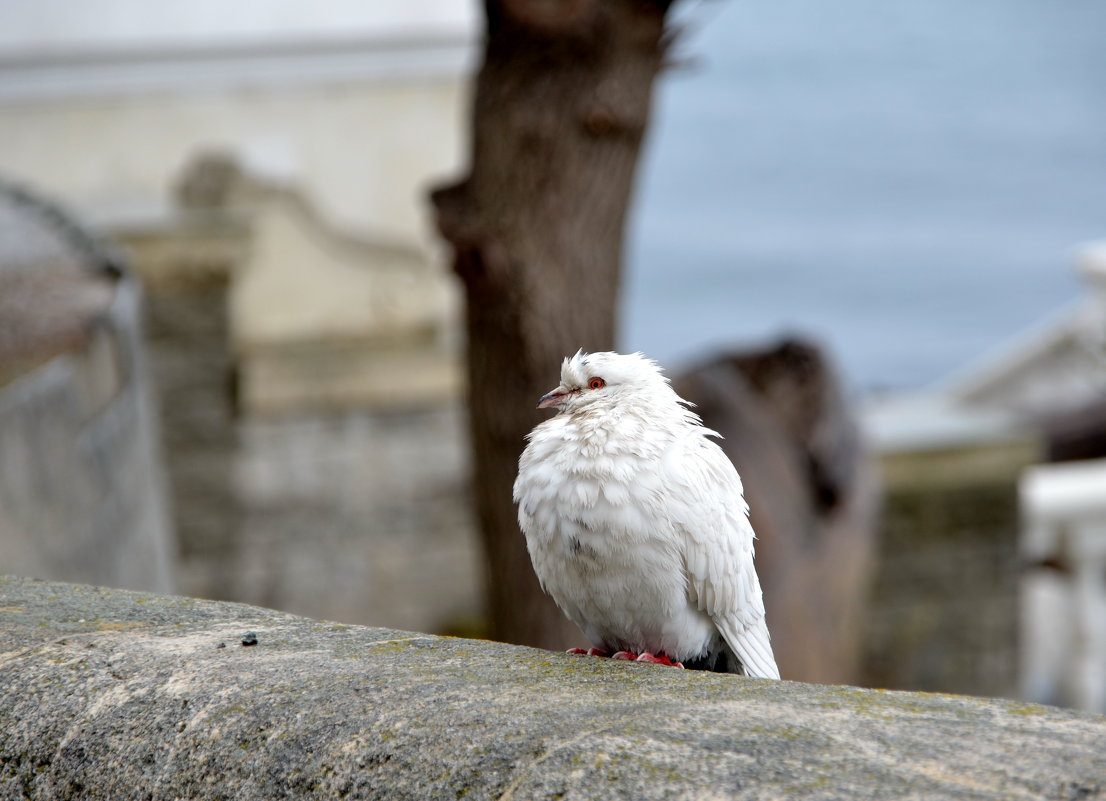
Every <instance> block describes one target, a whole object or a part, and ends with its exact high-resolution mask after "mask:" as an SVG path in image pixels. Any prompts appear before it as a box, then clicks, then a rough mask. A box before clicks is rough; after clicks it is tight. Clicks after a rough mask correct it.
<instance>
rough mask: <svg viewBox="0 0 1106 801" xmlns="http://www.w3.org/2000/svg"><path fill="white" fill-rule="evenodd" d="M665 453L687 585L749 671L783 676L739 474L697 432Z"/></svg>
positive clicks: (672, 510)
mask: <svg viewBox="0 0 1106 801" xmlns="http://www.w3.org/2000/svg"><path fill="white" fill-rule="evenodd" d="M668 457H669V458H667V459H666V472H667V477H668V480H669V486H670V487H671V488H672V490H673V491H672V493H671V498H670V506H669V509H670V515H671V520H672V524H673V525H674V526H675V528H676V531H677V533H678V534H679V535H680V542H681V545H682V546H683V547H684V566H685V570H686V572H687V578H688V591H689V594H690V596H691V600H692V602H693V603H696V604H697V605H698V607H699V609H701V610H703V611H704V612H706V613H707V614H708V615H710V617H711V619H712V620H713V621H714V624H715V626H717V627H718V630H719V632H720V633H721V634H722V638H723V639H724V640H725V641H726V644H727V645H728V646H729V647H730V648H731V649H732V650H733V652H734V654H736V655H737V657H738V659H740V660H741V664H742V666H743V667H744V669H745V674H746V675H748V676H756V677H758V678H766V679H767V678H771V679H778V678H779V677H780V673H779V669H778V668H777V667H776V660H775V657H774V656H773V655H772V644H771V642H770V640H769V636H768V627H767V625H766V624H765V621H764V599H763V597H762V594H761V589H760V580H759V579H758V578H757V574H756V569H755V568H754V566H753V527H752V525H750V523H749V507H748V505H747V504H746V503H745V497H744V494H743V492H742V487H741V479H740V478H739V477H738V475H737V470H735V469H734V466H733V464H732V463H731V462H730V460H729V458H728V457H727V456H726V454H725V453H723V451H722V449H721V448H719V447H718V446H717V445H716V444H714V443H713V442H711V441H710V440H708V439H706V438H705V437H704V436H702V434H700V433H695V434H693V435H692V436H689V437H687V438H686V439H685V440H684V441H683V442H682V443H680V444H679V445H677V446H676V447H674V448H673V449H672V451H671V452H670V453H669V455H668Z"/></svg>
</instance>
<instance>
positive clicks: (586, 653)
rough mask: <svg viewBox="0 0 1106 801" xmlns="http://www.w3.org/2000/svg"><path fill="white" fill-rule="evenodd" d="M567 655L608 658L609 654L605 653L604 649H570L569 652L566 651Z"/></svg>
mask: <svg viewBox="0 0 1106 801" xmlns="http://www.w3.org/2000/svg"><path fill="white" fill-rule="evenodd" d="M565 653H566V654H581V655H583V656H606V655H607V652H606V651H604V650H603V649H602V648H588V649H587V650H585V649H583V648H569V649H568V650H567V651H565Z"/></svg>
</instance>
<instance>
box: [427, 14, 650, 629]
mask: <svg viewBox="0 0 1106 801" xmlns="http://www.w3.org/2000/svg"><path fill="white" fill-rule="evenodd" d="M668 5H669V3H667V2H660V0H656V1H655V2H648V1H646V0H636V2H635V0H487V3H486V12H487V38H486V42H485V56H484V64H483V66H482V68H481V70H480V74H479V76H478V78H477V82H476V92H475V98H474V111H473V121H472V136H473V138H472V163H471V173H470V175H468V176H467V177H466V178H464V179H463V180H462V181H460V182H459V183H457V184H456V185H453V186H449V187H444V188H440V189H438V190H436V191H434V192H433V193H432V200H433V202H434V205H435V207H436V210H437V215H438V217H437V222H438V228H439V230H440V232H441V234H442V236H443V237H445V239H446V240H448V241H449V242H450V243H451V244H452V246H453V248H454V269H455V270H456V272H457V274H458V275H459V276H460V277H461V279H462V281H463V283H464V285H465V289H466V296H467V327H468V342H469V358H468V378H469V410H470V428H471V434H472V442H473V449H474V458H475V492H476V502H477V510H478V514H479V519H480V524H481V528H482V531H483V536H484V547H485V552H486V555H487V571H488V572H487V586H488V590H489V592H488V605H489V613H490V617H491V623H492V636H493V637H495V638H497V639H501V640H505V641H509V642H517V643H526V644H531V645H538V646H543V647H548V648H554V647H557V648H559V647H564V646H566V645H569V644H580V642H579V640H580V635H579V633H578V632H576V630H575V628H574V627H573V626H572V625H571V624H569V623H568V622H567V621H566V620H565V618H564V617H563V615H562V614H561V613H560V611H559V610H557V609H556V607H555V606H554V605H553V603H552V602H551V601H550V600H549V599H548V598H547V597H546V596H545V595H544V594H543V593H542V592H541V589H540V587H539V586H538V582H537V579H536V578H535V576H534V572H533V569H532V567H531V565H530V559H529V555H528V554H527V552H526V544H525V540H524V539H523V536H522V534H521V533H520V532H519V529H518V524H517V521H516V513H515V508H514V504H513V503H512V500H511V488H512V484H513V482H514V478H515V474H516V472H517V469H518V456H519V454H520V453H521V451H522V448H523V446H524V436H525V435H526V433H527V432H528V431H530V429H531V428H533V426H534V425H535V424H537V423H538V422H540V420H541V419H542V418H543V414H542V413H539V412H537V411H536V410H535V406H536V403H537V399H538V397H539V396H540V395H541V394H543V393H544V392H546V391H548V390H549V389H551V388H553V387H554V386H556V385H557V382H558V370H559V367H560V363H561V360H562V359H563V358H564V357H565V356H566V355H569V354H571V353H574V352H575V351H576V349H577V348H581V347H582V348H584V349H585V350H588V351H598V350H608V349H610V348H611V347H612V346H613V343H614V333H615V304H616V299H617V291H618V285H619V272H620V264H621V260H622V239H623V228H624V223H625V219H626V210H627V206H628V203H629V200H630V196H631V191H632V188H633V182H634V173H635V168H636V165H637V160H638V151H639V149H640V145H641V141H642V136H643V134H644V132H645V129H646V123H647V121H648V118H649V109H650V99H651V93H652V87H653V82H654V78H655V77H656V75H657V72H658V70H659V69H660V67H661V63H662V59H663V55H664V49H665V47H664V45H665V38H664V18H665V13H666V11H667V8H668Z"/></svg>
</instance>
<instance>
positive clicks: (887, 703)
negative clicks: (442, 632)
mask: <svg viewBox="0 0 1106 801" xmlns="http://www.w3.org/2000/svg"><path fill="white" fill-rule="evenodd" d="M247 631H252V632H255V633H256V637H257V644H256V645H253V646H245V645H243V644H242V640H243V635H244V634H245V633H246V632H247ZM1104 743H1106V719H1104V718H1100V717H1096V716H1092V715H1083V714H1079V713H1075V712H1069V711H1064V710H1059V709H1054V708H1050V707H1043V706H1035V705H1030V704H1022V703H1015V702H1010V701H997V700H988V699H978V698H967V697H957V696H944V695H929V694H918V693H901V692H880V691H874V690H861V689H856V688H852V687H832V686H821V685H811V684H797V683H792V682H771V681H762V680H751V679H743V678H739V677H734V676H718V675H711V674H700V673H688V672H684V671H678V670H674V669H672V668H665V667H660V666H655V665H638V664H633V663H624V662H612V661H609V660H600V659H594V658H586V657H572V656H566V655H562V654H555V653H549V652H544V651H536V650H532V649H528V648H520V647H515V646H509V645H501V644H497V643H488V642H477V641H472V640H462V639H450V638H441V637H432V636H429V635H423V634H411V633H407V632H399V631H392V630H387V629H375V628H364V627H359V626H344V625H338V624H333V623H325V622H321V621H316V620H309V619H305V618H299V617H294V616H291V615H286V614H282V613H279V612H273V611H269V610H265V609H258V608H254V607H249V606H242V605H239V604H230V603H217V602H210V601H197V600H190V599H185V598H175V597H168V596H160V595H151V594H141V593H132V592H124V591H120V590H108V589H102V588H96V587H86V586H79V585H67V584H55V583H48V582H40V581H34V580H30V579H22V578H14V577H0V798H5V799H6V798H34V799H69V798H97V797H102V798H115V799H125V798H149V799H174V798H190V799H230V798H234V799H272V798H350V799H361V798H388V799H393V798H412V799H425V798H461V797H464V798H469V799H482V798H514V799H536V798H560V799H576V798H612V799H613V798H617V799H619V801H625V799H650V798H696V799H698V798H740V799H769V798H788V799H801V798H812V799H814V798H817V799H833V798H841V799H866V798H872V799H876V798H878V799H886V798H895V799H901V798H934V799H937V798H940V799H948V798H973V799H989V798H996V799H997V798H1047V799H1075V798H1079V799H1089V798H1099V797H1106V747H1104Z"/></svg>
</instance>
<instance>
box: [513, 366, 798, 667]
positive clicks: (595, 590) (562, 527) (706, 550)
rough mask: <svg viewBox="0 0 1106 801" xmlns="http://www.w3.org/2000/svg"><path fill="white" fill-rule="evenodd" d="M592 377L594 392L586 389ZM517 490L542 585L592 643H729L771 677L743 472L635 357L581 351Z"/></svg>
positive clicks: (680, 646)
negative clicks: (597, 382)
mask: <svg viewBox="0 0 1106 801" xmlns="http://www.w3.org/2000/svg"><path fill="white" fill-rule="evenodd" d="M593 377H600V378H603V380H604V382H605V386H604V387H603V388H601V389H597V390H590V389H587V387H588V382H589V381H590V379H591V378H593ZM558 390H560V391H564V392H565V393H566V394H565V398H564V399H563V401H562V405H561V408H560V413H559V414H558V415H557V416H555V417H553V418H552V419H550V420H547V421H546V422H544V423H542V424H541V425H539V426H537V427H536V428H535V429H534V430H533V431H532V432H531V433H530V435H529V437H528V439H529V443H528V445H527V447H526V450H525V451H524V452H523V454H522V457H521V459H520V460H519V474H518V479H517V480H516V481H515V487H514V498H515V501H516V502H517V503H518V505H519V525H520V526H521V528H522V531H523V533H524V534H525V535H526V542H527V547H528V548H529V551H530V556H531V559H532V561H533V564H534V570H535V572H536V573H537V575H538V578H539V579H540V581H541V583H542V586H543V587H544V588H545V590H546V592H548V593H549V594H550V595H552V596H553V599H554V600H555V601H556V602H557V604H558V605H559V606H560V607H561V609H563V610H564V611H565V613H566V614H567V615H568V617H569V618H570V619H571V620H572V621H573V622H574V623H576V624H577V625H578V626H579V627H580V628H581V629H582V630H583V631H584V633H585V634H586V635H587V636H588V637H589V639H590V640H591V641H592V644H593V645H595V646H596V647H599V648H605V649H608V650H612V649H613V650H620V649H625V650H632V651H638V652H640V651H651V652H654V653H658V652H663V653H666V654H668V655H669V656H671V657H673V658H675V659H679V660H691V659H696V658H699V657H702V656H704V655H707V654H711V653H715V652H717V651H718V650H719V649H722V648H726V649H728V650H729V651H731V652H732V653H733V655H735V656H736V657H737V660H738V661H740V663H741V666H742V672H744V673H745V674H746V675H749V676H756V677H760V678H773V679H778V678H779V670H778V669H777V668H776V662H775V658H774V657H773V655H772V646H771V642H770V639H769V635H768V628H767V625H766V624H765V619H764V602H763V599H762V595H761V588H760V581H759V580H758V578H757V574H756V571H755V569H754V566H753V539H754V536H753V530H752V527H751V526H750V524H749V519H748V506H747V505H746V503H745V498H744V495H743V491H742V486H741V479H740V478H739V477H738V475H737V471H736V470H735V469H734V467H733V464H732V463H731V462H730V460H729V459H728V458H727V457H726V455H725V454H724V453H723V452H722V449H721V448H719V447H718V445H717V444H715V443H714V442H713V441H711V440H710V439H709V438H708V437H710V436H712V435H714V436H716V434H715V432H713V431H710V430H709V429H706V428H704V427H703V426H702V425H701V422H700V420H699V417H698V416H697V415H696V414H695V413H694V412H692V411H690V409H689V408H688V406H689V405H690V404H687V403H686V402H685V401H683V400H682V399H681V398H680V397H679V396H678V395H677V394H676V393H675V392H674V391H673V390H672V388H671V386H669V383H668V380H667V379H666V378H665V377H664V376H663V375H662V373H661V371H660V367H659V366H658V365H657V364H656V363H655V362H653V361H651V360H649V359H647V358H645V357H644V356H642V355H641V354H629V355H621V354H617V353H592V354H586V353H583V352H582V351H581V352H578V353H577V354H576V355H575V356H572V357H571V358H568V359H565V361H564V363H563V364H562V366H561V386H560V387H558Z"/></svg>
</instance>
